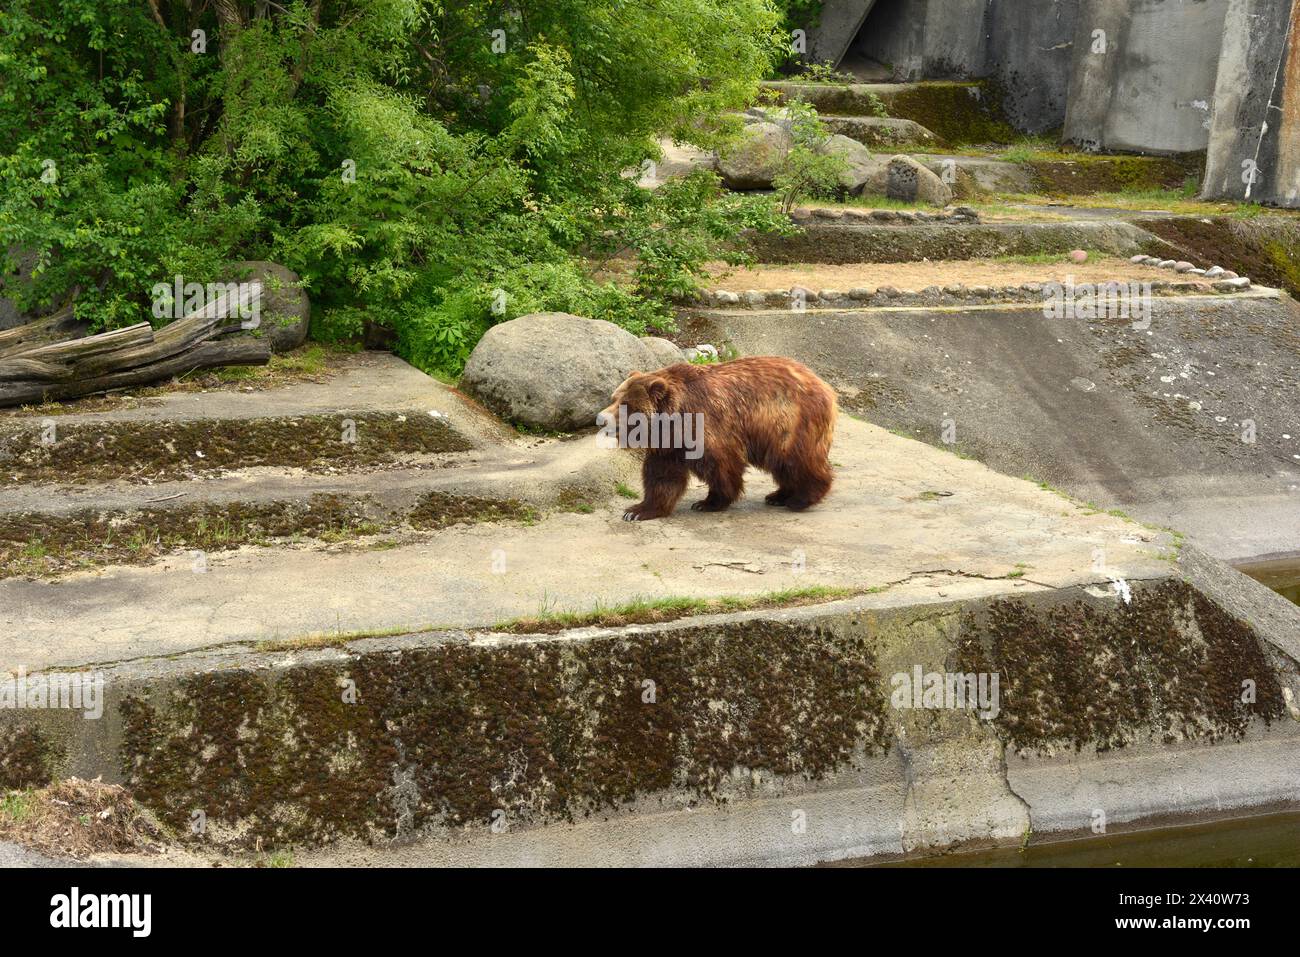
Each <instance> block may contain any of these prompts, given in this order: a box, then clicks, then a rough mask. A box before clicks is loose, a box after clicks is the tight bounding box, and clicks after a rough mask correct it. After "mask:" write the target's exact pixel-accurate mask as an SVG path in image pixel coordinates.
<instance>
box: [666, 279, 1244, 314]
mask: <svg viewBox="0 0 1300 957" xmlns="http://www.w3.org/2000/svg"><path fill="white" fill-rule="evenodd" d="M1052 282H1054V280H1048V281H1047V282H1027V283H1021V284H1019V285H1014V286H966V285H964V284H962V283H950V284H948V285H945V286H927V287H926V288H925V289H921V290H915V289H898V288H896V287H894V286H880V287H870V286H860V287H856V288H853V289H849V290H847V291H845V290H839V289H809V288H807V287H804V286H793V287H791V288H790V289H766V290H763V289H748V290H744V291H734V290H728V289H711V290H705V291H703V292H701V293H700V294H699V295H698V296H697V297H696V299H695V300H694V301H693V302H692V303H690V304H692V305H696V306H705V307H708V306H712V307H721V308H732V309H797V307H796V306H794V305H793V303H794V302H795V301H797V300H802V302H803V305H804V307H805V308H821V309H861V308H865V307H868V306H957V305H964V304H967V303H972V302H974V303H999V302H1036V301H1038V299H1037V298H1030V297H1041V296H1042V295H1043V291H1044V289H1046V288H1047V287H1049V286H1050V285H1051V284H1052ZM1130 282H1131V280H1118V279H1112V280H1103V281H1102V282H1099V283H1079V284H1077V287H1076V288H1078V287H1082V286H1085V285H1086V286H1089V287H1091V288H1093V289H1097V288H1101V287H1105V286H1107V285H1109V284H1111V283H1114V284H1117V285H1118V286H1119V287H1120V288H1121V289H1127V288H1128V286H1129V283H1130ZM1249 288H1251V282H1250V280H1249V279H1245V278H1244V277H1237V278H1233V279H1229V280H1223V281H1219V282H1213V283H1207V282H1204V281H1202V282H1167V281H1165V280H1163V279H1157V280H1154V281H1152V282H1151V292H1152V293H1153V294H1164V295H1170V296H1179V295H1184V296H1186V295H1197V294H1200V295H1204V294H1208V293H1211V292H1214V293H1219V294H1228V293H1236V292H1244V291H1246V290H1247V289H1249ZM800 294H801V295H800Z"/></svg>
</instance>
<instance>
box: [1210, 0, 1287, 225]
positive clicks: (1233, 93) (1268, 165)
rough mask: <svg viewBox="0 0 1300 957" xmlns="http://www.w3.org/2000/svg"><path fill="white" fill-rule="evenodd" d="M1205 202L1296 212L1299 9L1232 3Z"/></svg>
mask: <svg viewBox="0 0 1300 957" xmlns="http://www.w3.org/2000/svg"><path fill="white" fill-rule="evenodd" d="M1203 195H1204V196H1205V198H1207V199H1235V200H1253V201H1255V202H1261V203H1269V204H1274V205H1279V206H1289V207H1293V208H1294V207H1300V4H1296V3H1292V2H1291V0H1231V2H1230V4H1229V6H1228V11H1227V16H1226V21H1225V25H1224V43H1223V52H1222V55H1221V57H1220V59H1219V65H1218V75H1217V80H1216V86H1215V99H1214V119H1213V124H1212V131H1211V136H1210V143H1209V151H1208V154H1207V156H1206V170H1205V185H1204V193H1203Z"/></svg>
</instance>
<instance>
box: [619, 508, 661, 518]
mask: <svg viewBox="0 0 1300 957" xmlns="http://www.w3.org/2000/svg"><path fill="white" fill-rule="evenodd" d="M660 517H661V516H660V515H659V513H658V512H656V511H655V510H654V509H653V508H651V507H650V506H649V505H633V506H632V507H631V508H629V509H628V510H627V511H625V512H624V513H623V521H625V522H648V521H650V520H651V519H655V518H660Z"/></svg>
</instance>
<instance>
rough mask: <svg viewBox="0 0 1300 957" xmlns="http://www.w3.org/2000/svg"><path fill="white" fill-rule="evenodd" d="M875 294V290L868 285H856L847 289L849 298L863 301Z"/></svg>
mask: <svg viewBox="0 0 1300 957" xmlns="http://www.w3.org/2000/svg"><path fill="white" fill-rule="evenodd" d="M875 294H876V290H874V289H872V288H871V287H870V286H856V287H854V288H853V289H850V290H849V298H850V299H856V300H858V301H859V302H864V301H866V300H868V299H870V298H871V297H872V296H874V295H875Z"/></svg>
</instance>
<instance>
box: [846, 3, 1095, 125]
mask: <svg viewBox="0 0 1300 957" xmlns="http://www.w3.org/2000/svg"><path fill="white" fill-rule="evenodd" d="M1079 2H1080V0H878V2H877V4H876V6H875V9H874V10H873V11H872V13H871V15H870V16H868V17H867V18H866V21H865V22H864V23H863V26H862V28H861V29H860V30H859V32H858V37H857V39H856V41H855V42H854V45H853V50H854V52H855V53H858V54H860V55H863V56H868V57H871V58H872V59H874V60H877V61H879V62H881V63H886V64H889V65H891V66H892V67H893V74H892V76H891V79H892V80H894V81H895V82H898V83H902V82H914V81H917V80H936V79H977V78H984V77H990V76H992V77H996V78H997V79H998V80H999V81H1000V83H1001V85H1002V87H1003V88H1004V91H1005V93H1006V106H1007V111H1008V116H1009V118H1010V119H1011V122H1012V123H1013V125H1015V126H1016V127H1017V128H1018V129H1021V130H1023V131H1024V132H1030V133H1039V132H1043V131H1046V130H1051V129H1055V128H1057V127H1059V126H1060V125H1061V124H1062V123H1063V122H1064V120H1065V96H1066V89H1067V85H1068V77H1069V62H1070V46H1071V43H1072V41H1073V38H1074V29H1075V20H1076V15H1077V12H1078V8H1079Z"/></svg>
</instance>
